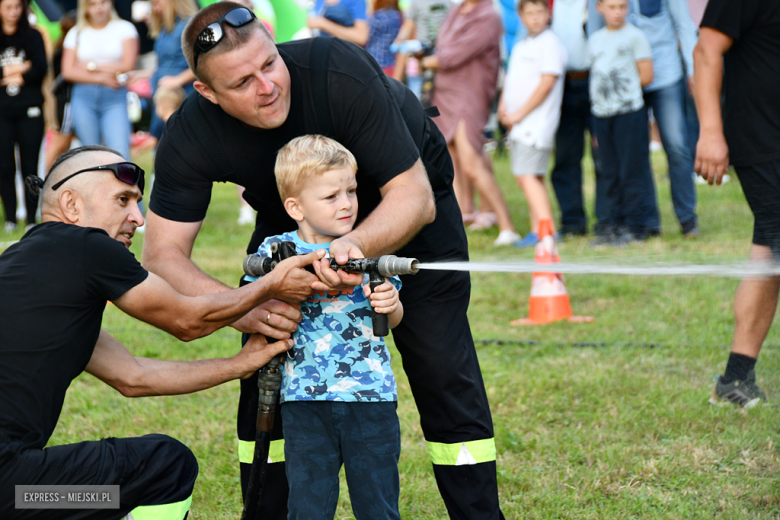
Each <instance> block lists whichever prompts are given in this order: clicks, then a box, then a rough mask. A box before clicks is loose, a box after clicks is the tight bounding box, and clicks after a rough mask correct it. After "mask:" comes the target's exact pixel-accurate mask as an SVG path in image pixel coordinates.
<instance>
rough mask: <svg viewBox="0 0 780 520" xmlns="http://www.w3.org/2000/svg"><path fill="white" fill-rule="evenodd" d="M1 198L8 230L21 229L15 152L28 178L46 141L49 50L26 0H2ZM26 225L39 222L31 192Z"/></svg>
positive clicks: (36, 204)
mask: <svg viewBox="0 0 780 520" xmlns="http://www.w3.org/2000/svg"><path fill="white" fill-rule="evenodd" d="M0 27H1V28H0V197H1V198H2V199H3V208H4V210H5V226H4V229H5V231H6V232H7V233H10V232H12V231H15V230H16V185H15V183H14V180H15V177H16V153H15V152H14V147H15V145H19V162H20V167H21V170H22V175H23V176H24V177H30V176H36V175H37V174H38V153H39V151H40V148H41V141H42V140H43V129H44V128H43V127H44V125H43V92H42V91H41V84H42V82H43V78H44V77H45V76H46V71H47V69H48V65H47V64H46V48H45V46H44V43H43V37H42V36H41V33H39V32H38V31H36V30H35V29H34V28H32V27H30V22H29V21H28V20H27V3H26V2H25V1H24V0H0ZM25 202H26V206H27V225H28V226H31V225H34V224H35V214H36V212H37V210H38V196H37V195H31V194H29V193H28V194H27V196H26V201H25Z"/></svg>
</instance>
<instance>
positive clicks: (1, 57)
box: [0, 28, 48, 117]
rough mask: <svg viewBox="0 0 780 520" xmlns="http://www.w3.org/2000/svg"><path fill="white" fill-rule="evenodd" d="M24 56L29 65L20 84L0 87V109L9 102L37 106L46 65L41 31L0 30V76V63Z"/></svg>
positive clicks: (9, 103) (40, 98) (13, 61)
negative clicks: (6, 31) (22, 83)
mask: <svg viewBox="0 0 780 520" xmlns="http://www.w3.org/2000/svg"><path fill="white" fill-rule="evenodd" d="M25 60H30V62H31V63H32V66H31V68H30V70H28V71H27V72H25V73H24V74H22V77H23V78H24V85H22V86H21V87H16V86H4V87H0V110H3V109H4V108H5V109H6V110H7V107H10V106H15V107H22V108H29V107H36V106H37V107H41V106H42V105H43V92H42V91H41V85H42V83H43V78H44V77H45V76H46V71H47V69H48V65H47V63H46V48H45V47H44V45H43V37H42V36H41V33H39V32H38V31H36V30H35V29H33V28H27V29H26V30H20V31H16V33H14V34H12V35H6V34H3V31H0V78H2V77H3V71H2V67H4V66H6V65H15V64H18V63H21V62H23V61H25ZM39 117H40V116H39Z"/></svg>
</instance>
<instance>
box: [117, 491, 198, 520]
mask: <svg viewBox="0 0 780 520" xmlns="http://www.w3.org/2000/svg"><path fill="white" fill-rule="evenodd" d="M190 504H192V495H190V496H189V497H188V498H187V499H186V500H182V501H181V502H176V503H175V504H160V505H158V506H140V507H136V508H135V509H133V510H132V511H130V515H129V516H128V517H127V518H132V519H133V520H182V519H183V518H184V515H185V514H187V511H189V510H190Z"/></svg>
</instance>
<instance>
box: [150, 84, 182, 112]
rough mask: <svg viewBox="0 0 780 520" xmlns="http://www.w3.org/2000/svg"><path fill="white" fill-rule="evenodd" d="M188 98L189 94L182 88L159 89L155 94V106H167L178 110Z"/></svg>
mask: <svg viewBox="0 0 780 520" xmlns="http://www.w3.org/2000/svg"><path fill="white" fill-rule="evenodd" d="M186 97H187V93H186V92H184V89H183V88H181V87H159V88H158V89H157V91H156V92H155V93H154V98H153V101H154V104H155V105H166V106H168V107H169V108H171V109H173V110H176V109H177V108H179V106H180V105H181V104H182V103H184V98H186Z"/></svg>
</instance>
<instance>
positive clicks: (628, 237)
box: [588, 228, 642, 247]
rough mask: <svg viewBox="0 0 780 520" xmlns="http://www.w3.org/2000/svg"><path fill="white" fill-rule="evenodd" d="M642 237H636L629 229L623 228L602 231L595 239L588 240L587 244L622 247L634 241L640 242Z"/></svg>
mask: <svg viewBox="0 0 780 520" xmlns="http://www.w3.org/2000/svg"><path fill="white" fill-rule="evenodd" d="M641 240H642V239H641V238H638V237H637V236H636V235H634V234H633V233H632V232H631V231H628V230H627V229H625V228H621V229H618V230H616V231H611V232H609V233H604V234H603V235H600V236H599V237H598V238H596V240H592V241H590V242H588V245H589V246H596V247H597V246H613V247H624V246H627V245H630V244H633V243H634V242H640V241H641Z"/></svg>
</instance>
